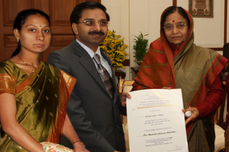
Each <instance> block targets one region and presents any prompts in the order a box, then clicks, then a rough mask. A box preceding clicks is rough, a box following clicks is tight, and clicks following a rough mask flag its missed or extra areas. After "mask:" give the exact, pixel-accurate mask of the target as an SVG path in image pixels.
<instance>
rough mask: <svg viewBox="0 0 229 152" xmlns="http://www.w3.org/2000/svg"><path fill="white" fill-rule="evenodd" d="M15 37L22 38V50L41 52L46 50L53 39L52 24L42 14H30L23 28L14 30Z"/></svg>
mask: <svg viewBox="0 0 229 152" xmlns="http://www.w3.org/2000/svg"><path fill="white" fill-rule="evenodd" d="M14 34H15V37H16V38H17V39H20V43H21V51H30V52H33V53H41V52H43V51H45V50H46V49H47V48H48V47H49V44H50V41H51V31H50V25H49V23H48V21H47V19H46V18H45V17H43V16H41V15H31V16H28V17H27V19H26V21H25V23H24V24H23V25H22V27H21V30H20V31H18V30H17V29H15V30H14Z"/></svg>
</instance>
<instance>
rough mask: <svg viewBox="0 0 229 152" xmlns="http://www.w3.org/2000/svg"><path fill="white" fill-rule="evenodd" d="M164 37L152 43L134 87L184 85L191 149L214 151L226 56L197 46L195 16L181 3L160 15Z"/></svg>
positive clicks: (192, 151) (184, 110) (149, 87)
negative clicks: (215, 122)
mask: <svg viewBox="0 0 229 152" xmlns="http://www.w3.org/2000/svg"><path fill="white" fill-rule="evenodd" d="M160 34H161V37H160V38H158V39H157V40H155V41H154V42H152V43H151V45H150V49H149V51H148V53H147V54H146V56H145V58H144V60H143V62H142V64H141V67H140V69H139V72H138V74H137V76H136V78H135V83H134V84H133V90H139V89H153V88H171V89H174V88H181V89H182V95H183V103H184V108H185V109H183V112H186V111H191V116H190V117H189V118H187V119H186V130H187V137H188V146H189V152H203V151H204V152H213V151H214V139H215V132H214V121H213V117H214V113H215V111H216V110H217V108H218V107H219V106H220V104H221V103H222V102H223V101H224V99H225V93H224V91H223V89H222V84H221V76H222V75H223V71H224V68H225V65H226V64H227V59H226V58H224V57H222V56H221V55H219V54H218V53H217V52H215V51H213V50H211V49H207V48H202V47H199V46H196V45H195V44H194V43H193V42H194V34H193V19H192V17H191V15H190V13H189V12H188V11H186V10H185V9H183V8H181V7H176V6H172V7H168V8H167V9H166V10H165V11H164V12H163V14H162V16H161V30H160Z"/></svg>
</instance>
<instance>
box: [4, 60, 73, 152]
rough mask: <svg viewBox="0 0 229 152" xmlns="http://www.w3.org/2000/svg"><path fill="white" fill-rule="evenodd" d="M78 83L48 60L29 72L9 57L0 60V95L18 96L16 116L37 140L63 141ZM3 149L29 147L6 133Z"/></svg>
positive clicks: (20, 151) (8, 151)
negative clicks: (63, 133)
mask: <svg viewBox="0 0 229 152" xmlns="http://www.w3.org/2000/svg"><path fill="white" fill-rule="evenodd" d="M75 82H76V79H75V78H73V77H71V76H69V75H68V74H66V73H64V72H63V71H61V70H59V69H57V68H54V67H53V66H51V65H49V64H47V63H45V62H41V63H40V65H39V67H38V68H37V69H36V70H35V72H34V73H32V74H30V75H28V74H26V73H25V72H24V71H23V70H21V69H20V68H18V67H17V66H16V65H15V64H14V63H13V62H11V61H10V60H6V61H4V62H2V63H0V94H1V93H11V94H14V95H15V98H16V107H17V113H16V119H17V121H18V123H19V124H20V125H21V126H23V127H24V128H25V129H26V130H27V132H28V133H29V134H30V135H31V136H32V137H33V138H34V139H35V140H36V141H38V142H43V141H49V142H53V143H60V137H61V133H62V129H63V124H64V120H65V116H66V107H67V104H68V100H69V97H70V94H71V91H72V89H73V87H74V85H75ZM0 128H1V124H0ZM0 151H7V152H11V151H12V152H22V151H26V150H24V149H23V148H22V147H21V146H19V145H18V144H17V143H16V142H14V141H13V139H11V137H10V136H8V135H7V134H5V133H4V134H3V139H2V140H1V141H0Z"/></svg>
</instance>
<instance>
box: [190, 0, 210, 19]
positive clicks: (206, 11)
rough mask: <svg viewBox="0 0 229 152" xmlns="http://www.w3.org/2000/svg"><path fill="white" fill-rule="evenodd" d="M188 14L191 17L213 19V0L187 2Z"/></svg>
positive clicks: (191, 0)
mask: <svg viewBox="0 0 229 152" xmlns="http://www.w3.org/2000/svg"><path fill="white" fill-rule="evenodd" d="M189 12H190V13H191V14H192V16H193V17H208V18H213V0H189Z"/></svg>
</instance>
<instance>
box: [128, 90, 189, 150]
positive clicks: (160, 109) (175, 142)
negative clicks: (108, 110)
mask: <svg viewBox="0 0 229 152" xmlns="http://www.w3.org/2000/svg"><path fill="white" fill-rule="evenodd" d="M130 95H131V99H127V122H128V132H129V144H130V152H188V144H187V136H186V129H185V119H184V113H183V112H182V109H183V101H182V94H181V89H146V90H141V91H133V92H130Z"/></svg>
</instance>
